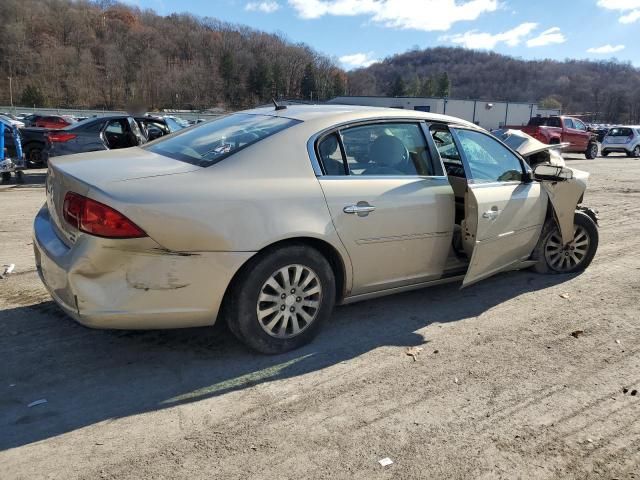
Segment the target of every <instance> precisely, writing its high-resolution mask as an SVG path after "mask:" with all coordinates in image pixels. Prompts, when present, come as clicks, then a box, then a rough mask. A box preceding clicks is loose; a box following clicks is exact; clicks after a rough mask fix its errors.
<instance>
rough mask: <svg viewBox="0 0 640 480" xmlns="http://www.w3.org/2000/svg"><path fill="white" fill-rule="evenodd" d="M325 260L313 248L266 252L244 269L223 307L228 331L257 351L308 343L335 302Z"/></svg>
mask: <svg viewBox="0 0 640 480" xmlns="http://www.w3.org/2000/svg"><path fill="white" fill-rule="evenodd" d="M335 288H336V287H335V277H334V274H333V270H332V269H331V266H330V265H329V262H328V261H327V260H326V259H325V258H324V256H323V255H322V254H321V253H320V252H318V251H316V250H315V249H313V248H310V247H306V246H303V245H293V246H289V247H284V248H281V249H279V250H275V251H272V252H267V253H265V254H263V255H260V256H259V257H257V258H256V259H254V260H252V261H250V263H249V264H248V265H247V266H245V267H244V268H243V271H242V272H241V273H240V275H239V277H238V278H237V279H236V280H235V281H234V285H233V286H232V290H231V292H230V296H229V298H228V301H227V305H226V306H225V315H226V317H227V323H228V324H229V328H230V330H231V331H232V332H233V333H234V334H235V335H236V337H238V339H240V340H241V341H242V342H244V343H245V344H247V345H248V346H249V347H251V348H253V349H254V350H257V351H259V352H262V353H268V354H275V353H283V352H287V351H289V350H293V349H295V348H298V347H301V346H302V345H304V344H306V343H308V342H310V341H311V340H312V339H313V337H315V336H316V335H317V334H318V332H319V331H320V328H321V327H322V324H323V323H324V322H325V321H326V320H327V319H328V317H329V315H330V314H331V310H332V309H333V305H334V303H335Z"/></svg>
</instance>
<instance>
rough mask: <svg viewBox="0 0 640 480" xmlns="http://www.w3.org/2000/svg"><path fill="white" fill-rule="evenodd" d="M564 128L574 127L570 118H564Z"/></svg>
mask: <svg viewBox="0 0 640 480" xmlns="http://www.w3.org/2000/svg"><path fill="white" fill-rule="evenodd" d="M564 128H576V126H575V125H574V124H573V120H571V119H570V118H565V119H564Z"/></svg>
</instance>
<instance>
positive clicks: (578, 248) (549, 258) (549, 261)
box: [532, 212, 599, 273]
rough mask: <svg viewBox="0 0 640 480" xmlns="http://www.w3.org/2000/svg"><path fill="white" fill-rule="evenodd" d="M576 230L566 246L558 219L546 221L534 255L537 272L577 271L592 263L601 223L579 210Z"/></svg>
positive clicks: (574, 229)
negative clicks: (557, 222) (563, 242)
mask: <svg viewBox="0 0 640 480" xmlns="http://www.w3.org/2000/svg"><path fill="white" fill-rule="evenodd" d="M573 232H574V234H573V235H574V236H573V240H572V241H571V242H570V243H569V244H568V245H566V246H563V245H562V236H561V235H560V229H559V228H558V226H557V224H556V222H555V221H554V220H553V219H549V220H548V221H547V223H546V224H545V226H544V228H543V229H542V234H541V235H540V240H539V241H538V245H537V246H536V249H535V250H534V252H533V256H532V259H533V260H537V263H536V264H535V265H534V267H533V268H534V270H535V271H536V272H538V273H575V272H580V271H582V270H584V269H585V268H587V267H588V266H589V264H590V263H591V261H592V260H593V257H594V256H595V254H596V250H597V249H598V238H599V237H598V226H597V225H596V224H595V222H594V221H593V220H592V219H591V217H589V216H588V215H587V214H586V213H583V212H576V213H575V216H574V219H573Z"/></svg>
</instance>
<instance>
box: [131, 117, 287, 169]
mask: <svg viewBox="0 0 640 480" xmlns="http://www.w3.org/2000/svg"><path fill="white" fill-rule="evenodd" d="M298 123H300V121H299V120H292V119H290V118H282V117H272V116H269V115H251V114H244V113H239V114H234V115H229V116H226V117H222V118H219V119H217V120H213V121H211V122H207V123H202V124H200V125H199V126H197V127H194V128H189V129H185V130H181V131H179V132H177V133H176V134H175V135H171V136H167V137H162V138H160V139H159V140H157V141H154V142H152V143H150V144H149V145H146V146H144V147H142V148H144V149H146V150H149V151H151V152H154V153H157V154H159V155H164V156H165V157H170V158H174V159H176V160H180V161H182V162H187V163H191V164H192V165H198V166H200V167H208V166H210V165H213V164H215V163H217V162H219V161H220V160H222V159H224V158H227V157H228V156H230V155H233V154H234V153H236V152H238V151H240V150H242V149H243V148H246V147H248V146H249V145H253V144H254V143H256V142H259V141H260V140H262V139H264V138H267V137H269V136H271V135H274V134H276V133H278V132H280V131H282V130H284V129H286V128H289V127H292V126H293V125H296V124H298Z"/></svg>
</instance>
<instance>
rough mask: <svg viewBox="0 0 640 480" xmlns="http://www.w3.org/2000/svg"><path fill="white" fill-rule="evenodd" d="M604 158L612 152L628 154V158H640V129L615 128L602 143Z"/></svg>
mask: <svg viewBox="0 0 640 480" xmlns="http://www.w3.org/2000/svg"><path fill="white" fill-rule="evenodd" d="M601 151H602V156H603V157H606V156H607V155H609V154H610V153H612V152H620V153H626V154H627V156H628V157H640V127H638V126H632V127H613V128H612V129H610V130H609V133H607V134H606V135H605V137H604V140H603V141H602V150H601Z"/></svg>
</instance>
